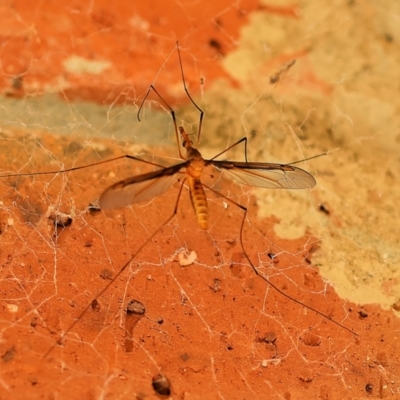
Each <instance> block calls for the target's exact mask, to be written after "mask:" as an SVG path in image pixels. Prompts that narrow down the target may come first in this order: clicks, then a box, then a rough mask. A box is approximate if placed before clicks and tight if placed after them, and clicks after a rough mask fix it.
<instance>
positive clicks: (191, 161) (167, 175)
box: [99, 126, 316, 230]
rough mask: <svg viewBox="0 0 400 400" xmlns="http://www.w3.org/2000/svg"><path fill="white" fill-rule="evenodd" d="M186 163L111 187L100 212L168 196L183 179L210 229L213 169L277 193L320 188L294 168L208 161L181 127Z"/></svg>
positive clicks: (196, 210) (102, 199) (199, 216)
mask: <svg viewBox="0 0 400 400" xmlns="http://www.w3.org/2000/svg"><path fill="white" fill-rule="evenodd" d="M179 132H180V134H181V143H182V146H183V147H184V148H185V149H186V157H185V161H184V162H182V163H179V164H176V165H173V166H171V167H166V168H162V169H159V170H156V171H154V172H150V173H145V174H141V175H137V176H134V177H131V178H128V179H124V180H122V181H120V182H117V183H115V184H114V185H112V186H110V187H109V188H108V189H106V191H105V192H104V193H103V194H102V195H101V197H100V202H99V204H100V208H102V209H113V208H117V207H123V206H128V205H130V204H134V203H138V202H140V201H143V200H149V199H151V198H153V197H155V196H158V195H160V194H161V193H163V192H165V191H166V190H167V189H168V188H169V187H170V186H171V185H172V184H173V183H174V182H175V181H176V180H178V179H179V177H180V176H182V175H184V179H183V181H182V185H183V183H184V182H185V181H187V183H188V187H189V194H190V200H191V203H192V206H193V210H194V213H195V215H196V218H197V222H198V224H199V226H200V228H201V229H204V230H206V229H208V203H207V196H206V194H205V191H204V188H203V184H202V182H201V175H202V173H203V169H204V167H206V166H208V165H213V166H214V167H215V168H217V169H218V170H220V171H225V172H227V173H228V175H230V177H231V178H233V179H234V180H236V181H237V182H239V183H240V184H243V185H249V186H259V187H265V188H274V189H279V188H281V189H307V188H311V187H313V186H314V185H315V184H316V181H315V179H314V177H313V176H312V175H311V174H310V173H308V172H307V171H304V170H303V169H301V168H297V167H294V166H293V165H290V164H275V163H256V162H247V161H246V162H239V161H218V160H214V159H211V160H205V159H204V158H203V156H202V155H201V153H200V151H199V150H197V149H196V148H195V147H193V143H192V141H191V140H190V139H189V136H188V134H187V133H186V131H185V129H184V128H183V127H182V126H180V127H179Z"/></svg>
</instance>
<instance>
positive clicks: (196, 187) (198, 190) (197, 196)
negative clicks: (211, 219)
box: [187, 176, 208, 229]
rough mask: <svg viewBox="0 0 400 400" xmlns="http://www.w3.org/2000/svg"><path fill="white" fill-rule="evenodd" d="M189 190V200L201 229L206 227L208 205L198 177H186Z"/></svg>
mask: <svg viewBox="0 0 400 400" xmlns="http://www.w3.org/2000/svg"><path fill="white" fill-rule="evenodd" d="M187 180H188V184H189V191H190V200H191V201H192V206H193V210H194V213H195V214H196V217H197V222H198V223H199V225H200V228H201V229H208V205H207V197H206V194H205V193H204V189H203V185H202V184H201V182H200V179H199V178H192V177H191V176H188V177H187Z"/></svg>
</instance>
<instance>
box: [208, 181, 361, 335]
mask: <svg viewBox="0 0 400 400" xmlns="http://www.w3.org/2000/svg"><path fill="white" fill-rule="evenodd" d="M203 186H204V187H206V188H207V189H209V190H211V191H212V192H214V193H215V194H217V195H218V196H221V197H223V198H224V199H226V200H228V201H229V202H230V203H232V204H234V205H236V206H237V207H239V208H240V209H241V210H243V212H244V214H243V219H242V223H241V225H240V234H239V240H240V246H241V248H242V251H243V254H244V256H245V257H246V259H247V261H248V262H249V264H250V266H251V268H252V269H253V271H254V273H255V274H256V275H257V276H259V277H260V278H261V279H262V280H264V281H265V282H266V283H267V284H268V285H269V286H271V287H272V288H273V289H274V290H275V291H277V292H278V293H279V294H280V295H281V296H283V297H286V298H287V299H289V300H291V301H293V302H295V303H296V304H298V305H300V306H302V307H305V308H307V309H308V310H310V311H313V312H314V313H316V314H318V315H320V316H321V317H323V318H325V319H327V320H328V321H330V322H332V323H334V324H336V325H337V326H340V327H341V328H343V329H345V330H346V331H348V332H350V333H351V334H352V335H355V336H358V334H357V333H356V332H353V331H352V330H351V329H349V328H347V327H346V326H344V325H342V324H341V323H340V322H337V321H335V320H334V319H331V318H329V317H328V316H327V315H325V314H324V313H322V312H321V311H318V310H317V309H316V308H314V307H311V306H309V305H307V304H304V303H302V302H301V301H299V300H296V299H295V298H294V297H291V296H289V295H288V294H287V293H285V292H284V291H283V290H281V289H279V288H278V286H276V285H275V284H273V283H272V282H271V281H270V280H269V279H268V277H267V276H265V275H264V274H262V273H261V272H260V271H259V270H258V269H257V268H256V267H255V265H254V264H253V263H252V261H251V260H250V257H249V255H248V254H247V252H246V249H245V248H244V245H243V227H244V221H245V220H246V215H247V208H246V207H245V206H242V205H241V204H239V203H237V202H236V201H234V200H232V199H230V198H228V197H226V196H224V195H223V194H222V193H219V192H217V191H216V190H214V189H212V188H210V187H209V186H207V185H205V184H204V183H203Z"/></svg>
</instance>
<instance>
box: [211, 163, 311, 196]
mask: <svg viewBox="0 0 400 400" xmlns="http://www.w3.org/2000/svg"><path fill="white" fill-rule="evenodd" d="M207 164H211V165H214V166H215V167H216V168H218V169H220V170H223V172H224V173H226V174H228V176H230V177H231V178H232V179H234V180H236V181H237V182H239V183H241V184H242V185H249V186H259V187H264V188H271V189H307V188H310V187H313V186H314V185H315V184H316V183H317V182H316V181H315V179H314V177H313V176H312V175H311V174H310V173H309V172H307V171H304V170H303V169H301V168H298V167H294V166H293V165H290V164H274V163H255V162H253V163H252V162H238V161H214V160H211V161H207Z"/></svg>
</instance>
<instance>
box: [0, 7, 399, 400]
mask: <svg viewBox="0 0 400 400" xmlns="http://www.w3.org/2000/svg"><path fill="white" fill-rule="evenodd" d="M136 3H137V4H133V2H124V1H114V2H112V3H110V2H106V1H104V0H99V1H95V2H92V3H89V4H90V5H86V4H83V3H82V2H69V3H68V5H66V6H62V5H60V2H57V1H46V3H45V4H44V3H35V2H32V3H26V2H22V1H15V2H13V5H12V6H11V5H9V4H7V5H5V4H3V5H2V6H0V7H1V8H2V15H3V18H2V26H1V28H0V40H1V43H2V46H1V53H0V58H1V69H2V74H1V76H0V88H1V91H2V93H4V94H6V95H7V96H8V97H11V98H17V99H21V101H23V100H24V99H26V98H29V97H31V96H40V95H41V94H44V93H46V92H56V93H57V94H59V96H60V98H61V99H63V101H65V102H66V104H68V106H69V107H70V109H71V110H74V101H76V100H81V99H84V100H90V101H93V102H97V103H99V104H105V105H109V104H113V105H115V104H130V103H135V104H137V103H138V98H139V97H140V96H142V95H143V94H144V93H145V92H146V90H147V89H148V85H149V83H151V82H153V81H154V80H155V78H156V77H157V75H158V72H159V70H160V68H161V66H163V63H164V62H165V60H166V58H167V57H168V55H169V54H170V53H171V51H172V50H173V47H174V44H175V41H176V40H177V39H179V40H180V43H181V46H182V49H183V51H182V57H183V63H184V69H185V75H186V76H187V81H188V85H189V86H190V87H191V88H193V92H192V89H191V93H192V94H193V95H196V94H199V93H200V87H201V86H200V85H199V79H198V78H199V77H202V76H203V75H204V76H205V77H206V87H210V86H211V85H212V83H213V82H214V81H216V80H218V79H226V81H227V82H228V86H229V87H232V88H236V89H237V88H240V87H241V85H242V83H240V84H239V83H238V81H237V79H235V77H234V76H233V75H231V74H229V73H228V72H227V71H226V69H225V68H223V67H222V63H221V61H222V60H223V59H224V58H225V57H226V56H227V55H228V54H229V53H231V52H233V51H234V50H235V49H236V47H237V43H236V42H237V41H238V40H239V36H240V32H241V29H243V28H244V27H245V26H246V25H247V24H248V23H249V18H250V17H251V16H254V15H255V13H270V14H271V15H273V16H274V17H276V18H282V21H284V20H285V19H290V20H298V19H300V18H301V13H300V8H301V7H300V6H299V5H295V4H288V5H284V6H282V7H278V6H274V5H272V4H271V5H269V6H268V5H266V3H262V4H261V3H260V2H257V1H250V0H248V1H242V2H239V3H238V5H237V6H236V5H232V2H231V1H225V2H221V1H218V2H212V3H210V2H207V3H206V2H190V4H186V2H172V3H171V2H165V3H160V2H136ZM235 4H236V3H235ZM309 51H311V50H310V49H307V50H304V47H302V48H296V49H291V52H290V56H288V53H286V54H283V55H280V54H274V55H272V57H271V60H270V62H269V63H265V64H264V65H263V66H262V67H261V69H260V70H258V71H257V73H260V71H261V72H262V73H264V72H265V75H267V74H268V73H270V71H271V70H276V69H277V68H278V69H279V65H282V64H284V63H286V62H288V61H290V59H291V58H292V56H293V57H295V58H297V59H298V58H303V59H304V63H303V64H302V66H299V67H298V71H299V75H300V76H298V79H297V81H296V82H295V85H296V90H304V88H307V89H308V90H310V91H312V92H316V93H318V94H322V95H324V96H329V95H330V94H331V92H332V90H333V88H332V82H327V81H325V80H324V78H323V77H320V76H318V74H317V73H316V72H315V71H314V70H313V69H312V66H311V63H310V62H309V59H308V55H309ZM194 54H195V58H194V56H193V57H190V56H189V55H194ZM72 55H73V56H79V57H82V58H84V59H85V60H93V61H96V62H100V61H101V62H103V61H105V62H108V63H109V64H107V65H108V66H107V67H106V68H105V69H104V70H103V71H101V72H99V73H96V74H95V75H94V74H93V73H92V72H90V73H89V72H80V73H72V72H71V71H68V70H67V68H66V64H65V63H64V62H65V61H66V60H68V59H70V56H72ZM172 58H174V61H172V62H171V61H170V62H169V63H168V64H167V65H165V66H164V68H163V69H162V73H160V76H159V79H157V90H158V91H159V92H160V93H161V94H162V95H163V97H164V98H165V99H166V100H167V101H168V102H170V103H171V104H172V105H173V106H174V107H175V104H176V102H177V99H180V100H182V99H184V98H185V97H184V93H183V91H182V86H181V78H180V73H179V70H178V71H177V67H176V61H175V55H173V56H172ZM277 90H279V91H281V92H282V93H285V92H287V91H288V90H289V91H290V90H293V86H289V87H286V86H285V85H284V84H282V85H280V86H279V87H278V89H277ZM182 101H183V100H182ZM184 101H185V102H187V100H184ZM139 103H140V102H139ZM178 103H179V102H178ZM71 114H73V116H74V117H76V116H77V115H78V112H76V113H74V111H71ZM132 118H134V116H133V117H132ZM73 122H76V121H75V120H74V121H73ZM73 122H72V121H71V124H72V123H73ZM147 123H149V121H147ZM48 125H49V127H51V124H50V123H49V124H48ZM5 127H6V128H7V126H6V124H5ZM28 128H30V127H27V128H26V129H25V130H21V129H19V130H18V129H15V130H13V129H10V130H7V131H4V132H2V133H1V136H0V137H1V140H2V150H1V163H2V166H3V167H2V170H3V169H4V170H6V171H19V170H20V169H21V168H23V170H24V171H27V170H29V171H38V170H41V171H44V170H49V169H54V168H55V167H59V166H60V164H61V163H65V165H66V166H69V165H71V164H69V162H70V160H71V158H69V156H71V157H72V159H73V164H74V165H84V164H89V163H92V162H96V161H99V160H100V159H101V160H102V159H108V158H111V157H114V156H118V155H121V154H124V153H127V152H129V151H130V148H129V145H128V144H126V143H120V142H116V141H114V140H105V141H100V140H92V138H90V140H89V139H88V141H87V142H79V140H77V139H76V138H67V137H63V136H61V137H59V136H54V135H49V134H48V133H45V132H43V131H41V130H38V129H32V130H31V129H28ZM34 128H37V126H34ZM126 129H127V130H129V129H130V128H129V127H127V128H126ZM54 133H57V132H54ZM204 135H205V133H204ZM216 135H217V134H216ZM88 143H89V144H88ZM116 143H117V145H115V144H116ZM168 150H169V149H160V150H159V151H158V152H154V154H163V153H164V152H165V155H170V152H169V151H168ZM174 150H176V149H174ZM174 150H173V151H174ZM220 150H221V149H219V148H218V149H216V150H215V153H218V152H219V151H220ZM77 155H78V156H77ZM55 160H56V162H54V161H55ZM169 161H171V160H169ZM56 169H57V168H56ZM147 170H149V167H148V166H146V165H143V164H141V163H128V162H118V163H115V164H112V166H111V167H110V165H103V166H99V167H91V168H87V169H83V170H80V171H77V172H73V173H68V174H56V175H55V176H51V177H49V176H38V175H36V176H28V177H18V178H6V179H1V181H0V188H1V192H2V199H1V200H2V203H1V208H0V245H1V247H0V261H1V266H2V270H1V286H0V287H1V298H2V302H1V307H2V317H1V322H0V323H1V325H0V332H1V340H0V355H1V361H0V363H1V365H2V367H1V372H0V398H13V399H18V398H21V399H23V398H32V399H38V398H60V399H76V398H82V399H86V398H87V399H100V398H101V399H128V398H136V399H152V398H160V395H157V394H156V393H155V391H154V388H153V387H152V379H154V377H156V376H157V375H160V374H161V375H162V376H165V377H166V378H167V379H168V381H169V383H170V390H171V398H179V399H204V398H207V399H217V398H229V399H255V398H257V399H258V398H259V399H266V398H268V399H287V400H289V399H291V400H293V399H303V398H310V399H314V398H315V399H327V400H328V399H329V400H334V399H365V398H400V397H399V396H400V392H399V390H400V389H399V387H400V386H399V382H398V376H399V373H400V366H399V356H398V354H400V344H399V332H400V320H399V318H397V317H396V316H394V315H393V312H392V310H383V309H382V308H381V307H380V306H379V305H367V306H360V305H357V304H354V303H351V302H348V301H346V300H343V299H341V298H340V297H339V296H338V295H337V293H336V292H335V290H334V289H333V288H332V287H331V286H330V285H329V284H328V283H327V282H326V281H324V280H323V279H322V278H321V276H320V275H319V273H318V269H317V268H316V266H315V265H313V257H314V254H315V253H316V252H317V251H318V248H319V242H320V239H319V238H318V237H317V236H316V234H315V233H314V232H313V231H311V230H309V229H306V233H305V234H304V235H302V236H301V237H299V238H297V239H287V238H286V239H285V238H281V237H279V236H278V235H277V233H276V231H275V226H276V225H277V224H278V223H279V222H280V221H279V218H277V217H269V218H265V219H261V218H259V217H258V216H257V201H256V200H255V198H254V197H253V196H252V195H251V194H250V192H249V191H248V189H242V188H240V187H238V186H237V185H234V184H232V183H229V182H225V181H221V182H220V183H219V182H218V185H219V186H218V190H220V191H221V192H222V193H224V194H227V195H228V196H229V198H230V199H232V200H234V201H238V202H239V203H241V204H245V205H246V206H247V207H248V208H249V213H248V216H247V219H246V221H245V224H244V245H245V249H246V251H247V252H248V254H249V256H250V258H251V259H252V262H253V263H254V264H255V265H257V267H258V268H260V270H261V271H262V272H263V273H265V274H266V275H267V276H269V278H270V279H271V281H272V282H273V283H274V284H275V285H277V286H278V287H279V288H280V289H281V290H283V291H284V292H285V293H287V294H288V295H289V296H291V297H293V298H295V299H296V300H297V301H300V302H302V303H304V304H307V305H310V306H312V307H315V308H316V309H318V310H319V311H321V312H322V313H324V314H325V315H327V316H328V317H329V318H332V319H333V320H335V321H338V322H340V323H341V324H343V326H345V327H347V328H348V329H350V330H351V331H353V332H355V333H356V334H357V335H352V334H351V333H349V332H348V331H346V330H345V329H344V328H341V327H340V326H337V325H335V324H334V323H332V322H330V321H328V320H327V319H325V318H323V317H321V316H319V315H316V314H315V313H313V312H312V311H310V310H308V309H307V308H305V307H302V306H301V305H299V304H296V303H295V302H294V301H290V300H288V299H286V298H284V297H282V296H281V295H279V293H276V292H275V291H274V290H273V289H272V288H271V287H269V286H268V285H267V284H266V282H265V281H263V280H262V279H260V278H259V277H257V276H255V274H254V272H253V271H252V270H251V268H250V266H249V264H248V261H247V260H246V259H245V257H244V256H243V251H242V248H241V246H240V243H239V241H238V235H239V230H240V224H241V221H242V215H243V214H242V213H241V211H240V210H238V209H236V208H235V207H234V206H232V205H231V204H224V199H223V198H216V196H211V201H210V213H211V215H210V220H211V221H214V222H213V223H212V224H211V227H210V230H209V231H207V232H204V231H202V230H201V229H199V228H198V227H197V224H196V220H195V217H194V215H193V212H192V209H191V204H190V201H189V198H188V194H187V192H186V190H184V192H183V195H182V199H181V201H180V207H179V211H178V214H177V217H176V218H175V219H173V220H172V222H170V223H169V224H167V225H166V226H163V227H162V229H161V230H160V232H159V233H158V234H157V235H156V236H155V238H154V239H153V241H152V242H151V243H148V244H147V245H146V246H145V247H144V248H143V250H142V251H140V253H139V254H136V251H137V249H138V248H139V247H140V246H141V245H142V244H143V243H144V242H145V241H146V240H147V238H148V237H149V236H150V235H151V233H152V232H154V231H155V230H157V229H158V228H159V227H160V225H161V224H162V222H163V221H164V220H165V219H166V218H167V217H168V216H169V215H170V213H171V210H172V209H173V208H174V205H175V201H176V196H177V191H178V190H177V187H175V186H174V187H173V188H171V190H170V191H168V192H167V193H166V194H164V195H162V196H160V197H158V198H156V199H154V200H152V201H150V202H148V203H146V204H141V205H138V206H133V207H132V208H125V209H123V210H115V211H105V212H97V213H89V212H87V209H86V207H87V205H88V204H89V203H90V202H91V201H93V200H94V199H96V198H97V197H98V196H99V195H100V194H101V193H102V191H103V190H104V189H105V188H107V187H108V186H109V185H110V184H112V183H114V182H115V181H117V180H118V179H122V178H123V177H127V176H131V175H134V174H138V173H141V172H144V171H147ZM315 196H317V195H315ZM371 196H372V194H371ZM372 197H373V196H372ZM377 197H379V196H377ZM374 198H375V197H374ZM376 201H377V202H378V200H376ZM310 204H311V201H310ZM53 207H54V208H55V210H56V211H57V212H58V213H59V212H63V213H65V214H66V215H68V216H70V217H71V218H72V223H71V225H68V226H65V227H60V226H59V227H54V223H53V222H54V221H53V220H52V208H53ZM310 207H311V205H310ZM313 212H315V213H321V214H323V213H324V209H318V208H315V209H314V210H313ZM324 218H327V219H330V221H333V222H332V223H333V224H334V225H338V226H339V225H341V224H342V223H344V222H343V220H342V219H341V215H338V214H335V211H334V210H332V212H326V210H325V214H324ZM184 250H189V251H195V253H196V260H195V263H193V264H191V265H188V266H182V265H181V262H180V258H179V257H181V256H180V254H183V251H184ZM271 254H273V255H276V258H273V259H271ZM132 256H134V257H133V259H132ZM183 257H188V256H187V255H184V256H183ZM129 260H131V262H130V264H129V266H128V267H127V269H126V271H124V273H123V274H122V275H121V276H120V277H119V278H118V279H117V280H116V281H115V282H114V283H113V284H112V285H111V287H109V288H108V289H107V291H106V292H105V293H104V294H103V295H102V296H100V297H99V298H98V303H96V304H93V306H92V307H90V308H89V310H88V311H87V312H86V313H85V314H84V315H83V317H82V318H81V319H80V320H79V322H78V323H77V324H76V325H74V326H73V328H72V329H71V332H69V334H68V335H67V336H66V337H65V338H64V341H63V345H62V346H57V345H56V342H57V340H58V338H59V337H60V334H62V332H64V331H65V330H67V329H69V328H70V327H71V325H72V324H73V323H74V322H75V320H76V318H77V317H78V316H79V315H80V314H81V312H82V310H83V309H84V308H85V307H86V306H88V305H89V304H91V301H92V300H93V299H94V298H95V296H96V295H97V294H98V293H99V292H100V291H101V290H102V289H103V288H104V287H105V285H107V283H108V282H109V276H110V275H111V276H113V275H115V274H116V273H117V272H118V271H119V269H120V268H121V266H123V265H124V264H126V263H127V262H128V261H129ZM395 283H396V282H394V281H390V282H383V283H382V285H383V286H384V288H385V290H386V291H388V292H390V291H392V290H393V287H392V286H391V285H392V284H393V285H394V284H395ZM132 299H135V300H137V301H140V302H141V303H142V304H143V305H144V307H145V309H146V311H145V314H144V316H142V317H140V318H137V320H134V321H133V322H132V321H130V322H129V324H131V325H130V327H129V329H128V330H131V332H130V333H129V334H127V332H126V330H127V328H126V324H127V322H126V312H125V308H126V305H127V304H128V303H129V301H131V300H132ZM128 318H131V317H128ZM127 335H128V336H129V335H130V338H131V344H130V345H127ZM49 350H50V353H48V352H49ZM127 350H128V351H127ZM165 397H167V396H165Z"/></svg>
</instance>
